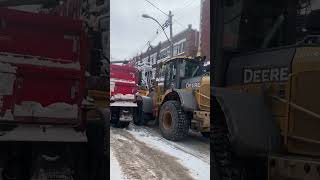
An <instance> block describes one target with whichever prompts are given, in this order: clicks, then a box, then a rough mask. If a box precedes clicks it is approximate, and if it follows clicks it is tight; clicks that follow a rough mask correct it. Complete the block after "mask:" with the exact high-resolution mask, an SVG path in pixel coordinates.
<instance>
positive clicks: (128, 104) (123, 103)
mask: <svg viewBox="0 0 320 180" xmlns="http://www.w3.org/2000/svg"><path fill="white" fill-rule="evenodd" d="M110 106H111V107H115V106H117V107H138V105H137V103H134V102H126V101H116V102H113V103H110Z"/></svg>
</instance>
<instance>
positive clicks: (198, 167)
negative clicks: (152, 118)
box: [129, 129, 210, 180]
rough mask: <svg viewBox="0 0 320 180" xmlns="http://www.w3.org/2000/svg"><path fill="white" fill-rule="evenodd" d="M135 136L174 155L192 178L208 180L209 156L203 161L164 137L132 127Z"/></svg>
mask: <svg viewBox="0 0 320 180" xmlns="http://www.w3.org/2000/svg"><path fill="white" fill-rule="evenodd" d="M129 132H130V133H131V134H132V135H133V136H134V137H135V138H137V139H138V140H140V141H142V142H145V143H146V144H148V145H149V146H151V147H153V148H156V149H158V150H161V151H163V152H165V153H167V154H169V155H171V156H173V157H176V158H177V159H178V161H179V162H180V163H181V164H182V165H183V166H184V167H186V168H187V169H189V171H190V173H191V175H192V177H193V178H194V179H201V180H209V179H210V157H208V160H207V161H203V160H202V159H201V158H199V157H197V156H195V155H192V154H190V153H187V152H186V151H183V150H182V149H180V148H176V147H174V146H173V145H172V144H171V143H169V142H168V141H167V140H166V139H164V138H162V137H157V136H154V135H153V134H151V133H150V132H148V131H144V130H138V131H137V129H133V131H129Z"/></svg>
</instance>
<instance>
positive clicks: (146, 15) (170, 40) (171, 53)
mask: <svg viewBox="0 0 320 180" xmlns="http://www.w3.org/2000/svg"><path fill="white" fill-rule="evenodd" d="M172 16H173V15H172V14H171V11H169V15H168V21H169V26H170V38H169V37H168V35H167V33H166V31H165V30H164V28H163V26H162V25H161V24H160V22H159V21H158V20H157V19H155V18H153V17H151V16H149V15H148V14H142V17H143V18H147V19H152V20H154V21H155V22H156V23H157V24H158V25H159V26H160V27H161V29H162V31H163V32H164V34H165V35H166V37H167V39H168V41H169V43H170V46H171V48H170V49H171V51H170V56H171V57H173V42H172Z"/></svg>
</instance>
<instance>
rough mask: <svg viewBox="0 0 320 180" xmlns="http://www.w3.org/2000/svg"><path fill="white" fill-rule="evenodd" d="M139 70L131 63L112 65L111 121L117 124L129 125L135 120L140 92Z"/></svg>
mask: <svg viewBox="0 0 320 180" xmlns="http://www.w3.org/2000/svg"><path fill="white" fill-rule="evenodd" d="M137 83H138V77H137V70H136V68H134V67H133V66H131V65H116V64H111V65H110V101H111V102H110V107H111V112H112V114H111V115H112V119H111V122H112V123H115V124H116V125H117V126H128V125H129V123H130V122H131V121H133V118H134V114H135V111H136V107H137V103H136V101H135V95H136V93H137V92H138V86H137Z"/></svg>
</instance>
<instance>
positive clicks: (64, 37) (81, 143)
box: [0, 1, 107, 180]
mask: <svg viewBox="0 0 320 180" xmlns="http://www.w3.org/2000/svg"><path fill="white" fill-rule="evenodd" d="M21 2H22V4H24V3H27V4H28V1H21ZM78 2H80V1H78ZM79 4H80V3H79ZM0 5H1V3H0ZM19 5H20V4H19ZM60 6H61V4H60ZM78 9H80V7H78ZM0 22H1V23H0V24H1V26H0V146H1V149H0V173H1V176H2V179H52V178H54V179H56V178H57V179H74V180H86V179H101V178H102V177H103V176H104V175H103V172H104V169H103V167H102V166H103V165H102V164H103V161H104V160H105V161H107V160H106V159H105V155H104V153H105V152H104V149H103V148H104V147H103V146H104V145H105V144H104V143H105V138H106V135H105V130H106V129H105V128H106V121H105V120H106V117H107V116H106V114H105V112H106V109H105V107H103V108H99V107H97V106H96V105H95V104H94V99H92V98H87V95H88V90H90V88H88V87H87V86H88V82H87V81H88V79H90V76H89V77H86V76H85V74H88V73H86V71H87V70H86V67H87V65H88V64H90V61H91V59H90V57H91V58H92V52H90V50H91V47H92V46H90V39H89V38H88V31H86V29H85V26H84V23H83V22H82V21H81V20H80V19H79V18H74V17H73V18H71V17H67V16H54V15H52V14H50V13H49V14H38V13H29V12H23V11H18V10H12V9H8V8H3V7H2V8H0ZM88 60H89V61H88ZM89 84H90V83H89ZM105 94H107V92H105ZM89 101H91V102H89ZM0 179H1V178H0Z"/></svg>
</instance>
